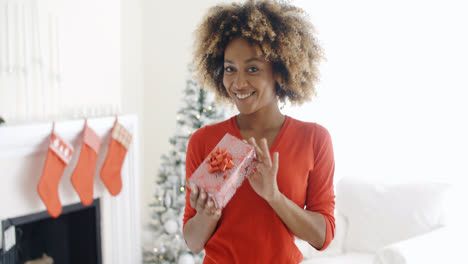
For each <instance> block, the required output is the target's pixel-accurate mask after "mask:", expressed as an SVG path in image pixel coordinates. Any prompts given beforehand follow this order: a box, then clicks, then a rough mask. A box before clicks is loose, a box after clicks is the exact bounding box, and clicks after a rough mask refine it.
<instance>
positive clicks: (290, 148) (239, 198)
mask: <svg viewBox="0 0 468 264" xmlns="http://www.w3.org/2000/svg"><path fill="white" fill-rule="evenodd" d="M313 32H314V31H313V27H312V25H311V24H310V23H309V22H308V21H307V19H306V18H305V14H304V12H303V11H302V10H301V9H299V8H296V7H294V6H291V5H288V4H285V3H278V2H273V1H265V2H262V1H247V2H246V3H244V4H231V5H220V6H216V7H213V8H211V9H210V10H209V13H208V15H207V16H206V17H205V19H204V20H203V22H202V24H201V25H200V27H199V29H198V30H197V32H196V37H197V42H196V50H195V62H196V66H197V68H196V70H197V71H198V73H199V76H201V81H202V82H203V84H204V86H205V87H210V88H213V89H214V91H215V92H216V94H217V96H218V98H224V99H227V101H229V102H232V103H234V104H235V105H236V107H237V109H238V110H239V114H238V115H236V116H233V117H232V118H230V119H228V120H226V121H223V122H221V123H218V124H214V125H209V126H205V127H203V128H201V129H199V130H197V131H196V132H195V133H194V134H193V135H192V137H191V138H190V141H189V144H188V149H187V160H186V175H187V179H188V178H190V176H191V175H192V173H193V172H194V171H195V170H196V169H197V167H198V166H199V165H200V164H201V163H202V161H203V160H204V158H205V157H206V156H207V155H208V154H209V152H210V151H211V150H212V149H213V148H214V147H215V145H216V144H217V143H218V142H219V141H220V140H221V138H222V137H223V136H224V135H225V134H226V133H230V134H232V135H234V136H236V137H238V138H239V139H244V140H248V142H249V143H250V144H251V145H253V146H254V148H255V151H256V154H257V159H258V161H259V164H258V165H257V169H256V172H254V173H253V174H252V175H250V176H249V177H248V180H246V181H244V182H243V184H242V185H241V187H240V188H239V189H238V190H237V192H236V194H235V195H234V197H233V198H232V199H231V201H230V202H229V203H228V204H227V206H226V207H225V208H224V209H223V211H221V210H219V209H217V208H214V203H213V201H211V200H210V199H207V195H206V193H205V192H204V191H203V190H202V189H199V188H198V187H196V186H188V187H189V188H188V189H187V196H186V208H185V215H184V230H183V232H184V238H185V241H186V243H187V246H188V247H189V248H190V250H192V251H193V252H195V253H198V252H200V251H201V250H202V249H203V248H204V249H205V252H206V257H205V260H204V263H299V262H301V261H302V259H303V257H302V254H301V253H300V251H299V250H298V249H297V248H296V246H295V244H294V236H297V237H299V238H301V239H304V240H306V241H308V242H309V243H310V244H311V245H312V246H314V247H315V248H316V249H319V250H323V249H325V248H326V247H327V246H328V245H329V243H330V242H331V240H332V239H333V236H334V230H335V219H334V216H333V213H334V207H335V195H334V191H333V174H334V166H335V163H334V157H333V148H332V143H331V139H330V135H329V133H328V131H327V130H326V129H325V128H324V127H322V126H320V125H318V124H316V123H307V122H302V121H299V120H295V119H293V118H291V117H289V116H285V115H283V114H282V113H281V111H280V109H279V107H278V102H283V103H284V102H285V101H286V100H288V101H290V102H291V103H293V104H301V103H303V102H304V101H305V100H308V99H310V97H311V96H312V95H314V93H315V83H316V81H317V80H318V69H317V66H318V63H319V62H320V60H321V59H322V57H323V56H322V52H321V49H320V47H319V45H318V43H317V41H316V40H315V38H314V35H313ZM279 153H281V155H279Z"/></svg>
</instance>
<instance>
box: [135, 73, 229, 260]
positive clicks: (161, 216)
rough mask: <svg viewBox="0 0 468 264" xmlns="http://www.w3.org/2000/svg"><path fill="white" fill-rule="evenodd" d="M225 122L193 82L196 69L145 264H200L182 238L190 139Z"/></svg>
mask: <svg viewBox="0 0 468 264" xmlns="http://www.w3.org/2000/svg"><path fill="white" fill-rule="evenodd" d="M224 119H225V112H224V110H222V109H219V108H216V107H215V101H214V96H213V95H212V94H208V93H207V92H206V91H205V90H203V89H201V88H200V85H199V84H198V83H197V82H195V81H193V78H192V70H191V69H190V68H189V77H188V78H187V82H186V87H185V90H184V95H183V106H182V108H181V109H180V110H179V111H178V113H177V116H176V121H177V125H176V133H175V135H174V136H172V137H171V138H170V139H169V142H170V146H171V150H170V151H169V153H167V154H165V155H163V156H162V157H161V165H160V168H159V172H158V175H157V177H156V187H155V194H154V202H153V203H151V204H150V210H151V223H150V230H151V240H152V242H151V245H149V246H148V245H147V247H145V249H144V251H143V259H144V263H158V264H159V263H160V264H168V263H177V264H194V263H196V264H198V263H201V262H202V260H203V256H204V253H203V252H202V253H200V254H198V255H193V254H192V253H191V252H190V251H189V249H188V248H187V246H186V244H185V241H184V238H183V235H182V218H183V214H184V206H185V194H186V193H185V190H186V189H185V155H186V151H187V144H188V140H189V138H190V136H191V135H192V134H193V132H195V131H196V130H197V129H199V128H201V127H203V126H205V125H208V124H213V123H216V122H219V121H221V120H224Z"/></svg>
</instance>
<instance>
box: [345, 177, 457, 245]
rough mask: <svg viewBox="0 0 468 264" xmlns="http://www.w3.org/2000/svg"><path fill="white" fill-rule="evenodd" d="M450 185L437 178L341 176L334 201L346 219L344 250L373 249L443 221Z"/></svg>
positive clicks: (435, 225)
mask: <svg viewBox="0 0 468 264" xmlns="http://www.w3.org/2000/svg"><path fill="white" fill-rule="evenodd" d="M449 189H450V185H449V184H447V183H440V182H408V183H399V184H394V183H372V182H364V181H360V180H356V179H346V178H345V179H343V180H341V181H340V182H339V183H338V185H337V198H336V203H337V208H338V210H339V211H340V212H342V213H343V214H344V215H345V217H346V219H347V221H348V231H347V237H346V240H345V243H344V246H345V250H348V251H360V252H369V253H375V252H376V251H377V250H378V249H380V248H382V247H384V246H387V245H389V244H392V243H395V242H397V241H401V240H405V239H408V238H411V237H414V236H417V235H420V234H423V233H426V232H429V231H431V230H433V229H434V228H436V227H439V226H441V225H444V224H445V219H444V215H445V206H444V204H445V202H446V200H445V199H446V197H447V193H448V190H449Z"/></svg>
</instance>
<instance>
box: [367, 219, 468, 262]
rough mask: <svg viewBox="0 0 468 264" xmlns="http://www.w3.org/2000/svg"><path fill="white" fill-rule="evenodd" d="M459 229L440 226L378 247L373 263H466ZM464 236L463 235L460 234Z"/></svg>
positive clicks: (467, 257)
mask: <svg viewBox="0 0 468 264" xmlns="http://www.w3.org/2000/svg"><path fill="white" fill-rule="evenodd" d="M459 232H460V230H453V229H451V228H448V227H441V228H438V229H435V230H433V231H431V232H429V233H426V234H423V235H420V236H416V237H413V238H410V239H408V240H404V241H400V242H397V243H394V244H391V245H388V246H386V247H384V248H381V249H379V250H378V251H377V252H376V255H375V256H374V260H373V262H372V263H373V264H413V263H414V264H419V263H424V264H431V263H434V264H440V263H468V256H467V254H466V253H463V252H464V251H463V250H462V243H460V241H459V238H460V236H461V234H460V233H459ZM461 237H462V238H464V236H461Z"/></svg>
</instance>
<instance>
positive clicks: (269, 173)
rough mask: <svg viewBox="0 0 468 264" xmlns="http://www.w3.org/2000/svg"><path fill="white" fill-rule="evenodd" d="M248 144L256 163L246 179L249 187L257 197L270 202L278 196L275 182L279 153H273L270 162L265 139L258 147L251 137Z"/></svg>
mask: <svg viewBox="0 0 468 264" xmlns="http://www.w3.org/2000/svg"><path fill="white" fill-rule="evenodd" d="M249 144H250V145H252V146H253V147H254V148H255V152H256V154H257V161H258V164H257V167H256V169H255V170H254V172H253V173H252V174H251V175H250V176H249V177H248V179H249V182H250V185H251V186H252V188H253V189H254V191H255V192H256V193H257V194H258V195H260V196H261V197H262V198H263V199H265V200H266V201H267V202H270V201H272V200H274V199H275V198H276V197H278V195H279V194H280V192H279V190H278V183H277V181H276V176H277V173H278V159H279V153H278V152H275V153H273V161H272V160H271V157H270V151H269V150H268V144H267V140H266V139H265V138H262V139H261V140H260V146H258V145H257V143H256V142H255V138H253V137H252V138H250V139H249Z"/></svg>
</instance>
